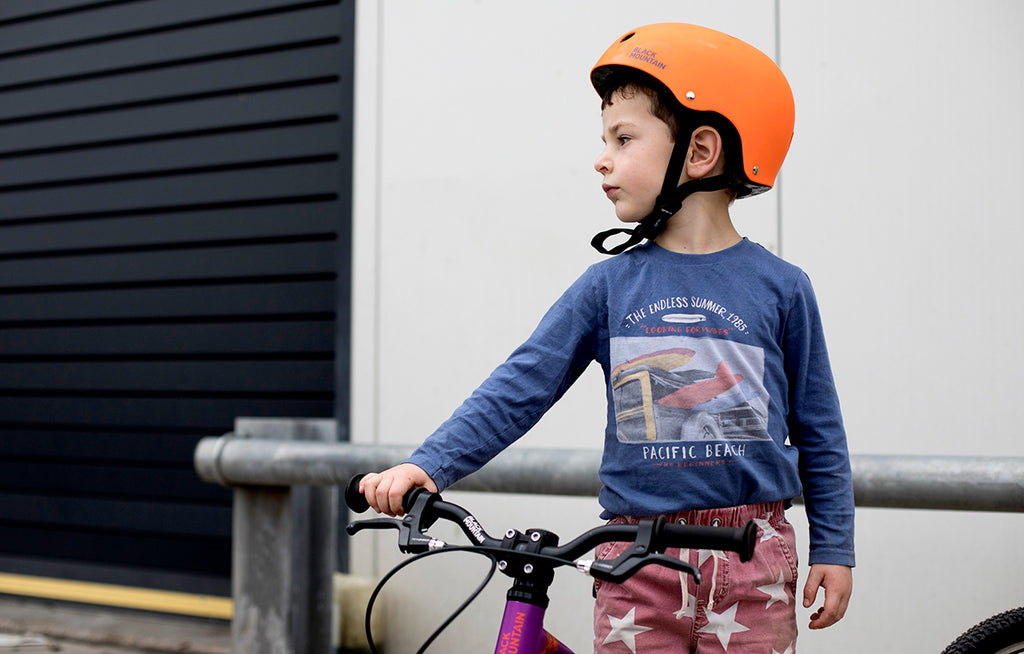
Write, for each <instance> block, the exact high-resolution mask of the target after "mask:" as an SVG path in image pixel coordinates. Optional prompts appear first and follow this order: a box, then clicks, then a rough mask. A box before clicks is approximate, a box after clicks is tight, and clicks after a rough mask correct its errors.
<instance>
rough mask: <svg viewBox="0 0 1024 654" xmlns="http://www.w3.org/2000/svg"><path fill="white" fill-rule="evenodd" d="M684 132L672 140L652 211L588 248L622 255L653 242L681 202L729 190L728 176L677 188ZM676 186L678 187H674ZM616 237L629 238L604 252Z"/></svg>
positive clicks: (730, 180)
mask: <svg viewBox="0 0 1024 654" xmlns="http://www.w3.org/2000/svg"><path fill="white" fill-rule="evenodd" d="M686 133H687V132H686V131H685V130H683V131H680V133H679V135H678V137H677V138H676V143H675V146H673V148H672V156H671V157H670V158H669V162H668V170H667V171H666V172H665V181H664V182H662V184H661V193H659V194H658V198H657V199H656V200H655V201H654V211H652V212H651V213H650V214H648V215H647V217H645V218H644V219H643V220H641V221H640V222H639V223H638V224H637V226H636V227H634V228H633V229H627V228H625V227H617V228H615V229H609V230H606V231H603V232H601V233H599V234H597V235H596V236H594V238H593V239H591V240H590V244H591V245H592V246H593V247H594V249H595V250H597V251H598V252H600V253H601V254H611V255H615V254H622V253H623V252H625V251H626V250H628V249H629V248H631V247H633V246H634V245H638V244H639V243H640V242H641V241H643V240H644V239H645V238H646V239H649V240H651V241H653V240H654V239H656V238H657V237H658V235H659V234H661V232H662V231H663V230H664V229H665V225H666V224H667V223H668V219H669V218H671V217H672V216H674V215H675V214H676V212H678V211H679V209H680V208H681V207H682V206H683V200H685V199H686V198H688V197H689V196H691V195H693V194H694V193H702V192H705V191H721V190H723V189H727V188H729V187H730V186H731V185H732V184H733V182H734V181H735V180H733V178H732V176H730V175H713V176H711V177H702V178H700V179H691V180H688V181H686V182H683V183H682V184H679V177H680V175H682V173H683V164H684V163H685V162H686V153H687V152H688V151H689V149H690V139H691V138H692V137H693V130H690V132H689V133H690V136H689V137H687V138H685V139H684V138H680V137H682V136H683V135H684V134H686ZM677 184H679V185H678V186H677ZM616 234H629V238H628V239H626V240H625V241H624V242H622V243H620V244H618V245H616V246H614V247H611V248H608V247H606V246H605V243H606V242H607V241H608V239H609V238H610V237H612V236H615V235H616Z"/></svg>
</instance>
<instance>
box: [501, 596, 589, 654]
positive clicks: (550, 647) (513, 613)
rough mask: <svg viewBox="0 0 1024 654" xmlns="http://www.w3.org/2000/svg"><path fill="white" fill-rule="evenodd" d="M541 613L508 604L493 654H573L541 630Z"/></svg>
mask: <svg viewBox="0 0 1024 654" xmlns="http://www.w3.org/2000/svg"><path fill="white" fill-rule="evenodd" d="M544 613H545V609H543V608H541V607H539V606H535V605H533V604H527V603H525V602H517V601H515V600H508V601H507V602H506V603H505V614H504V615H503V616H502V617H501V631H500V632H498V643H497V644H496V645H495V646H494V654H573V652H572V650H571V649H569V648H568V647H566V646H565V645H563V644H562V643H561V642H559V640H558V639H557V638H555V637H554V636H552V635H551V634H549V633H548V632H547V631H545V630H544Z"/></svg>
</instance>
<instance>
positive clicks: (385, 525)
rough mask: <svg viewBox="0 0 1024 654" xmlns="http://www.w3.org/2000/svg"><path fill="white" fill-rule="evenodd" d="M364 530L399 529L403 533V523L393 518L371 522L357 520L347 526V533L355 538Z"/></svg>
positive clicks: (377, 519)
mask: <svg viewBox="0 0 1024 654" xmlns="http://www.w3.org/2000/svg"><path fill="white" fill-rule="evenodd" d="M364 529H397V530H399V531H401V529H402V523H401V521H399V520H395V519H393V518H373V519H371V520H356V521H355V522H350V523H348V525H346V526H345V533H347V534H348V535H349V536H355V535H356V534H357V533H359V532H360V531H362V530H364Z"/></svg>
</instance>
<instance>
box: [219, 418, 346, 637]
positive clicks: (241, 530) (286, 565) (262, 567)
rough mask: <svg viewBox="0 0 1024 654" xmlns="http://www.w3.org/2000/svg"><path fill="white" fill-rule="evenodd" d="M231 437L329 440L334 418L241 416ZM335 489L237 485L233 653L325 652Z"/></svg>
mask: <svg viewBox="0 0 1024 654" xmlns="http://www.w3.org/2000/svg"><path fill="white" fill-rule="evenodd" d="M234 437H235V438H274V439H277V440H304V441H321V442H333V441H335V440H336V439H337V431H336V423H335V422H334V421H333V420H267V419H259V420H247V419H244V418H240V419H238V420H237V421H236V423H235V434H234ZM337 495H338V493H337V489H335V488H330V487H316V488H312V487H309V486H238V487H236V488H235V499H234V515H233V529H232V531H233V533H232V597H233V599H234V618H233V620H232V624H231V631H232V641H233V647H234V652H235V654H306V653H309V654H327V653H328V652H330V650H331V612H332V606H331V604H332V601H333V592H332V582H333V575H334V561H335V551H336V548H337V537H336V531H335V521H336V516H337Z"/></svg>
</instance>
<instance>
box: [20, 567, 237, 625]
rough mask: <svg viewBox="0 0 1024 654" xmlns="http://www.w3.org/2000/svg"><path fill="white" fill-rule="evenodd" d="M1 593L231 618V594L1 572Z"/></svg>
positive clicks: (205, 616)
mask: <svg viewBox="0 0 1024 654" xmlns="http://www.w3.org/2000/svg"><path fill="white" fill-rule="evenodd" d="M0 593H5V594H8V595H24V596H28V597H42V598H46V599H55V600H64V601H68V602H81V603H83V604H99V605H102V606H116V607H120V608H126V609H141V610H143V611H157V612H160V613H177V614H180V615H191V616H198V617H203V618H220V619H224V620H230V619H231V615H232V603H231V598H229V597H217V596H214V595H194V594H192V593H179V592H176V591H169V590H153V589H149V588H135V587H132V586H116V585H113V584H99V583H94V582H91V581H71V580H68V579H52V578H49V577H32V576H28V575H15V574H7V573H3V572H0Z"/></svg>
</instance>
